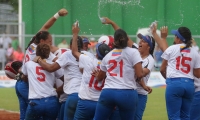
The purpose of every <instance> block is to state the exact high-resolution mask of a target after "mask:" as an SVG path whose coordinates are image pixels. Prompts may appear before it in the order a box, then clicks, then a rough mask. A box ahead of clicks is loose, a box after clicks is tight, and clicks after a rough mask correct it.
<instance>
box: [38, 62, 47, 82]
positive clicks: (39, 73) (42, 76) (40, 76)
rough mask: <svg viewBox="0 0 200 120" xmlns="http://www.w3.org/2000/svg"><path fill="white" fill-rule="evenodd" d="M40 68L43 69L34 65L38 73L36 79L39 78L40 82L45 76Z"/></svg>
mask: <svg viewBox="0 0 200 120" xmlns="http://www.w3.org/2000/svg"><path fill="white" fill-rule="evenodd" d="M40 70H44V69H43V68H42V67H39V66H36V74H37V75H38V77H37V80H39V81H40V82H44V81H45V77H46V76H45V74H44V73H42V72H41V71H40Z"/></svg>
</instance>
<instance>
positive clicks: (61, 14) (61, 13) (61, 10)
mask: <svg viewBox="0 0 200 120" xmlns="http://www.w3.org/2000/svg"><path fill="white" fill-rule="evenodd" d="M58 14H59V16H65V15H67V14H68V11H67V10H66V9H65V8H62V9H60V10H59V11H58Z"/></svg>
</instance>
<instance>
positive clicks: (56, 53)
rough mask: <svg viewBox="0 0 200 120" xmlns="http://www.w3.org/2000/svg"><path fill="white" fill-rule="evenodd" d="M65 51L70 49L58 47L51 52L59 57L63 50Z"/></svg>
mask: <svg viewBox="0 0 200 120" xmlns="http://www.w3.org/2000/svg"><path fill="white" fill-rule="evenodd" d="M66 51H70V49H67V48H59V49H58V50H56V51H55V52H54V53H53V54H54V55H55V56H57V57H60V56H61V55H62V54H63V53H64V52H66Z"/></svg>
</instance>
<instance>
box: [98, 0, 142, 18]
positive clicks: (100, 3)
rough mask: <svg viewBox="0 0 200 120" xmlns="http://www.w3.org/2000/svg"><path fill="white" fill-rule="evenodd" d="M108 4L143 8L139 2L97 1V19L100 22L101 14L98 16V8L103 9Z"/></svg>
mask: <svg viewBox="0 0 200 120" xmlns="http://www.w3.org/2000/svg"><path fill="white" fill-rule="evenodd" d="M108 3H113V4H118V5H121V6H127V5H130V6H135V5H138V6H139V7H141V8H144V7H143V6H141V5H140V0H129V1H121V0H99V3H98V17H99V19H100V20H101V14H100V7H102V8H104V5H106V4H108Z"/></svg>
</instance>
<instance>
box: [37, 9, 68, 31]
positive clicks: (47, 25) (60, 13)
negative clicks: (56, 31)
mask: <svg viewBox="0 0 200 120" xmlns="http://www.w3.org/2000/svg"><path fill="white" fill-rule="evenodd" d="M67 14H68V11H67V10H66V9H64V8H63V9H60V10H59V11H58V12H57V13H56V14H55V15H54V16H53V17H51V18H50V19H49V20H48V21H47V22H46V23H45V24H44V25H43V26H42V28H41V29H40V30H39V31H48V30H49V28H51V26H52V25H53V24H54V23H55V21H56V20H57V19H58V18H59V17H60V16H65V15H67Z"/></svg>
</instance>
